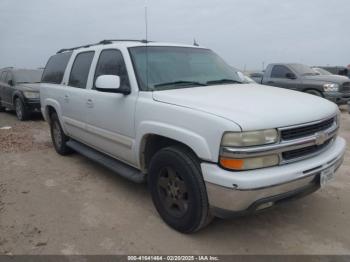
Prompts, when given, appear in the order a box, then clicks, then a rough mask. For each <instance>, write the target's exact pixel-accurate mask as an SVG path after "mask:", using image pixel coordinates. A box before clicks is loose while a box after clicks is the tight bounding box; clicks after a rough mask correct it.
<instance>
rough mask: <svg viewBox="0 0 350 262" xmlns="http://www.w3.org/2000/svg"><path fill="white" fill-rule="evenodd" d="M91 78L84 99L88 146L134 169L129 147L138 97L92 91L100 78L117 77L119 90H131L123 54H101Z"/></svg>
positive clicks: (114, 50)
mask: <svg viewBox="0 0 350 262" xmlns="http://www.w3.org/2000/svg"><path fill="white" fill-rule="evenodd" d="M92 75H93V85H92V87H91V89H90V90H88V94H87V96H86V99H87V100H86V102H88V103H89V107H88V108H87V111H86V114H87V116H88V126H87V129H88V132H89V133H90V135H91V138H90V143H91V144H92V146H93V147H95V148H97V149H99V150H100V151H103V152H105V153H107V154H109V155H112V156H114V157H115V158H118V159H119V160H122V161H125V162H127V163H129V164H131V165H133V164H135V162H136V160H135V156H134V154H133V153H132V146H133V141H134V136H135V130H134V112H135V105H136V100H137V93H135V92H131V93H130V94H128V95H124V94H118V93H113V92H101V91H98V90H96V89H95V82H96V79H97V77H99V76H101V75H117V76H119V77H120V85H121V88H123V89H128V88H130V82H129V76H128V72H127V69H126V65H125V61H124V58H123V54H122V52H121V51H120V50H118V49H104V50H102V51H101V52H100V55H99V57H98V60H97V64H96V68H95V71H94V73H93V74H92Z"/></svg>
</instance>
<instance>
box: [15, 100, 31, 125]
mask: <svg viewBox="0 0 350 262" xmlns="http://www.w3.org/2000/svg"><path fill="white" fill-rule="evenodd" d="M15 111H16V116H17V118H18V120H19V121H26V120H28V118H29V115H30V114H29V112H28V111H27V110H26V108H25V105H24V104H23V102H22V100H21V99H20V98H16V99H15Z"/></svg>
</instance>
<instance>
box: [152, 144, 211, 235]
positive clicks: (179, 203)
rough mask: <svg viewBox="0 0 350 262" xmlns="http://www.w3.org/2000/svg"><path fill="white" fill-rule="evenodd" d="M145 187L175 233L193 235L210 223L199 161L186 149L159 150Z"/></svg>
mask: <svg viewBox="0 0 350 262" xmlns="http://www.w3.org/2000/svg"><path fill="white" fill-rule="evenodd" d="M148 185H149V188H150V192H151V195H152V200H153V203H154V205H155V207H156V209H157V211H158V213H159V215H160V216H161V217H162V219H163V220H164V221H165V223H167V224H168V225H169V226H170V227H172V228H174V229H175V230H177V231H180V232H182V233H193V232H196V231H198V230H200V229H201V228H203V227H204V226H206V225H207V224H209V222H210V221H211V218H212V216H211V214H210V212H209V203H208V196H207V192H206V187H205V183H204V180H203V176H202V172H201V169H200V165H199V161H198V160H197V158H196V156H195V155H194V154H193V153H192V152H190V151H189V150H187V149H186V148H182V147H178V146H171V147H167V148H163V149H161V150H160V151H158V152H157V153H156V154H155V155H154V156H153V158H152V160H151V163H150V168H149V174H148Z"/></svg>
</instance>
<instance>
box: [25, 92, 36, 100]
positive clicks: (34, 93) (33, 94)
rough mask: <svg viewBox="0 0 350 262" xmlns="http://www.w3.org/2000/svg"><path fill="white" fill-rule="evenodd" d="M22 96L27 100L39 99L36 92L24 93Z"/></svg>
mask: <svg viewBox="0 0 350 262" xmlns="http://www.w3.org/2000/svg"><path fill="white" fill-rule="evenodd" d="M23 95H24V96H25V97H26V98H29V99H36V98H40V94H39V93H38V92H31V91H24V92H23Z"/></svg>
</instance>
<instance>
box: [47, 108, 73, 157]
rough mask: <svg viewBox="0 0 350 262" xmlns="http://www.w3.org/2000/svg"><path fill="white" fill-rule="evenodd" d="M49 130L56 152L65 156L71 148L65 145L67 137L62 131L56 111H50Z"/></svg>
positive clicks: (70, 151)
mask: <svg viewBox="0 0 350 262" xmlns="http://www.w3.org/2000/svg"><path fill="white" fill-rule="evenodd" d="M50 132H51V139H52V143H53V146H54V148H55V150H56V152H57V153H58V154H60V155H62V156H65V155H68V154H70V153H72V151H73V150H72V149H71V148H69V147H68V146H67V141H68V140H69V137H68V136H66V135H65V133H64V132H63V130H62V127H61V123H60V121H59V119H58V116H57V114H56V113H52V115H51V120H50Z"/></svg>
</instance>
